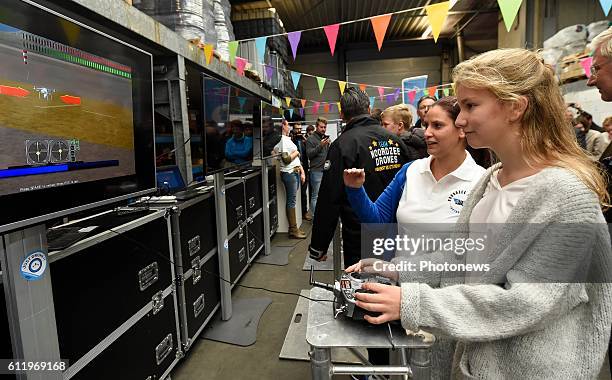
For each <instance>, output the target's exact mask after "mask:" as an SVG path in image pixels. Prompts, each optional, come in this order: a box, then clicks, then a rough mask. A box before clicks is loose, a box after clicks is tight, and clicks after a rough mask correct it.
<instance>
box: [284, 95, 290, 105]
mask: <svg viewBox="0 0 612 380" xmlns="http://www.w3.org/2000/svg"><path fill="white" fill-rule="evenodd" d="M285 103H287V107H291V98H290V97H288V96H285Z"/></svg>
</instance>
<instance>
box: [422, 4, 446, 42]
mask: <svg viewBox="0 0 612 380" xmlns="http://www.w3.org/2000/svg"><path fill="white" fill-rule="evenodd" d="M449 7H450V2H448V1H445V2H442V3H438V4H433V5H428V6H426V7H425V13H427V20H429V25H430V26H431V34H432V35H433V38H434V42H438V36H440V32H441V31H442V27H443V26H444V21H446V16H448V9H449Z"/></svg>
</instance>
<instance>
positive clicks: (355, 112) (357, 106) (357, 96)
mask: <svg viewBox="0 0 612 380" xmlns="http://www.w3.org/2000/svg"><path fill="white" fill-rule="evenodd" d="M340 106H341V108H342V114H343V115H344V120H346V121H349V120H351V119H352V118H354V117H355V116H359V115H363V114H367V113H369V112H368V110H369V108H370V99H368V96H367V95H366V94H365V93H364V92H363V91H361V90H360V89H358V88H355V87H347V88H346V89H345V90H344V94H343V95H342V98H341V99H340Z"/></svg>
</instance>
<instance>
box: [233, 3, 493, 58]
mask: <svg viewBox="0 0 612 380" xmlns="http://www.w3.org/2000/svg"><path fill="white" fill-rule="evenodd" d="M438 2H439V1H431V0H264V1H255V2H254V1H244V0H231V3H232V5H233V11H234V12H240V11H242V10H247V9H258V8H275V9H276V12H277V13H278V16H279V17H280V19H281V20H282V22H283V24H284V27H285V29H286V31H288V32H291V31H296V30H303V29H308V28H313V27H320V26H324V25H329V24H335V23H339V22H343V21H350V20H356V19H361V18H367V17H371V16H376V15H382V14H386V13H391V12H396V11H400V10H404V9H411V8H419V7H423V6H426V5H430V4H435V3H438ZM498 17H499V15H498V7H497V1H496V0H460V1H458V2H457V3H456V4H455V5H454V6H453V8H452V9H451V11H450V12H449V15H448V18H447V20H446V22H445V25H444V27H443V30H442V33H441V34H440V38H452V37H454V35H455V33H456V30H457V29H462V30H463V32H464V35H465V39H466V40H468V41H469V40H496V39H497V24H498ZM427 27H428V22H427V17H426V15H425V10H424V9H420V10H416V11H414V12H406V13H402V14H399V15H394V16H393V17H392V18H391V22H390V24H389V28H388V29H387V34H386V37H385V41H389V40H396V41H406V40H408V41H409V40H418V39H424V37H423V34H424V32H425V31H426V29H427ZM426 38H431V34H429V35H428V36H427V37H426ZM373 40H374V37H373V32H372V26H371V24H370V22H369V21H368V20H365V21H363V22H357V23H352V24H348V25H342V26H341V27H340V33H339V34H338V42H337V45H340V46H341V45H343V44H350V43H359V42H368V41H373ZM300 46H302V47H317V46H322V47H326V46H327V39H326V38H325V34H324V32H323V30H315V31H310V32H305V33H302V39H301V42H300Z"/></svg>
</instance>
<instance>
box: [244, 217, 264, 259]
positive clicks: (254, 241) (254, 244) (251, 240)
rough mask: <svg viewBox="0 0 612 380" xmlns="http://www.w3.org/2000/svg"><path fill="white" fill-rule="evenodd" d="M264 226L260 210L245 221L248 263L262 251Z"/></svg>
mask: <svg viewBox="0 0 612 380" xmlns="http://www.w3.org/2000/svg"><path fill="white" fill-rule="evenodd" d="M263 229H264V224H263V211H262V210H261V209H259V210H257V212H256V213H255V214H254V215H253V216H250V217H249V219H248V221H247V248H248V252H249V263H250V262H251V261H253V259H255V257H256V256H257V255H258V254H259V253H260V252H261V251H262V250H263V247H264V240H263V238H264V236H263V234H264V231H263Z"/></svg>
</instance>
